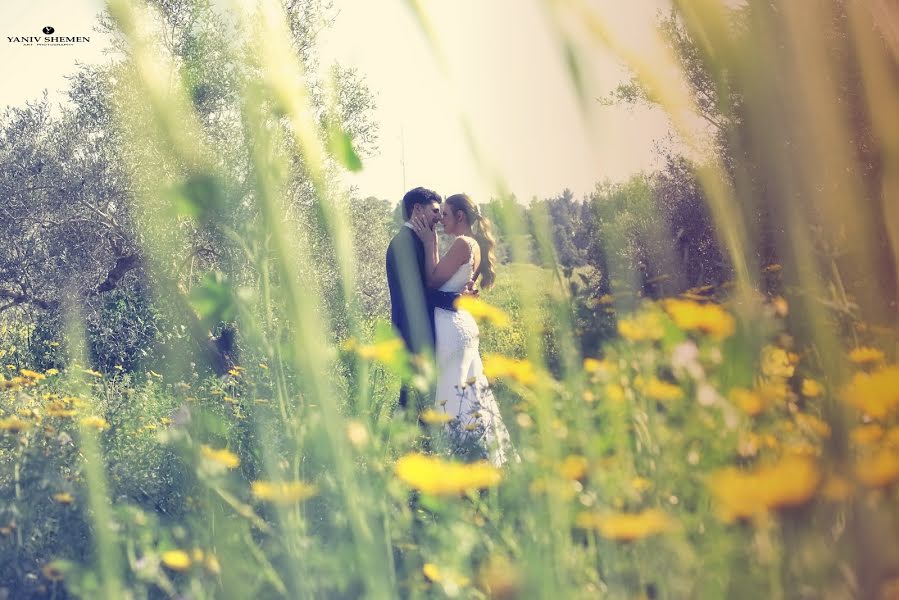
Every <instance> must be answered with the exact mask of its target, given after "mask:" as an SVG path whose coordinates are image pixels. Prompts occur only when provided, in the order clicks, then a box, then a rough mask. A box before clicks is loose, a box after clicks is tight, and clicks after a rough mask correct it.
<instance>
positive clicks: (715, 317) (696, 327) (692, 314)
mask: <svg viewBox="0 0 899 600" xmlns="http://www.w3.org/2000/svg"><path fill="white" fill-rule="evenodd" d="M662 306H663V308H664V309H665V311H666V312H667V313H668V316H670V317H671V320H672V321H674V323H675V325H677V326H678V327H679V328H681V329H683V330H685V331H701V332H702V333H705V334H708V335H710V336H712V337H714V338H716V339H719V340H722V339H724V338H727V337H730V336H731V335H733V333H734V331H735V330H736V323H735V321H734V318H733V317H732V316H731V315H730V313H728V312H727V311H726V310H724V308H722V307H721V305H720V304H712V303H705V304H701V303H699V302H694V301H692V300H679V299H676V298H669V299H668V300H665V301H664V302H663V303H662Z"/></svg>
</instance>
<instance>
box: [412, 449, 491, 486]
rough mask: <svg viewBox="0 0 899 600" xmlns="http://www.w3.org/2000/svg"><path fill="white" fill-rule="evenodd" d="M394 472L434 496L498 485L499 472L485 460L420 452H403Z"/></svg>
mask: <svg viewBox="0 0 899 600" xmlns="http://www.w3.org/2000/svg"><path fill="white" fill-rule="evenodd" d="M396 475H397V477H399V478H400V479H401V480H403V481H404V482H405V483H406V484H407V485H409V486H411V487H413V488H415V489H417V490H420V491H422V492H425V493H427V494H432V495H435V496H456V495H459V494H462V493H464V492H466V491H470V490H477V489H481V488H486V487H493V486H496V485H499V482H500V480H501V479H502V474H501V473H500V471H499V469H497V468H496V467H493V466H491V465H488V464H486V463H474V464H463V463H456V462H449V461H445V460H443V459H440V458H437V457H431V456H424V455H422V454H407V455H406V456H403V457H402V458H400V459H399V460H398V461H397V463H396Z"/></svg>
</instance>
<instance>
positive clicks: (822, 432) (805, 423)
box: [793, 412, 830, 438]
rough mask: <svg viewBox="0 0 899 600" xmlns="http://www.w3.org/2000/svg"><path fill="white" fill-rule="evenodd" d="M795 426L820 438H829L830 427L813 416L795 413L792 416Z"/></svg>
mask: <svg viewBox="0 0 899 600" xmlns="http://www.w3.org/2000/svg"><path fill="white" fill-rule="evenodd" d="M793 418H794V419H795V420H796V424H797V425H799V427H801V428H803V429H807V430H809V431H811V432H812V433H814V434H815V435H817V436H818V437H821V438H827V437H830V425H828V424H827V423H825V422H824V421H822V420H821V419H819V418H818V417H816V416H814V415H807V414H805V413H800V412H797V413H796V414H795V415H793Z"/></svg>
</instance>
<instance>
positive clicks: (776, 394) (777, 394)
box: [755, 378, 791, 404]
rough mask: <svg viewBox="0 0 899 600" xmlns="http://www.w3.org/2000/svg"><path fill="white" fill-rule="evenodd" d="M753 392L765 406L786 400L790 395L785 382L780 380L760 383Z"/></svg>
mask: <svg viewBox="0 0 899 600" xmlns="http://www.w3.org/2000/svg"><path fill="white" fill-rule="evenodd" d="M755 391H756V392H757V393H758V394H759V396H761V397H762V400H764V402H765V403H766V404H770V403H772V402H777V401H783V400H786V399H787V398H789V397H790V395H791V394H790V388H789V386H787V384H786V381H785V380H783V379H780V378H775V379H769V380H767V381H762V382H761V383H759V384H758V385H757V386H756V388H755Z"/></svg>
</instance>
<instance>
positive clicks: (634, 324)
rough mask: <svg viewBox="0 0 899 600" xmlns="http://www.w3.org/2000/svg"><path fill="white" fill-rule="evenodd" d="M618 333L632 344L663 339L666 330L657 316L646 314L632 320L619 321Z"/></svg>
mask: <svg viewBox="0 0 899 600" xmlns="http://www.w3.org/2000/svg"><path fill="white" fill-rule="evenodd" d="M618 333H619V334H621V337H623V338H625V339H627V340H630V341H632V342H645V341H652V340H660V339H662V336H663V335H665V330H664V329H663V328H662V321H661V320H660V319H659V316H658V315H657V314H655V313H651V312H644V313H642V314H639V315H637V316H636V317H633V318H630V319H621V320H619V321H618Z"/></svg>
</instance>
